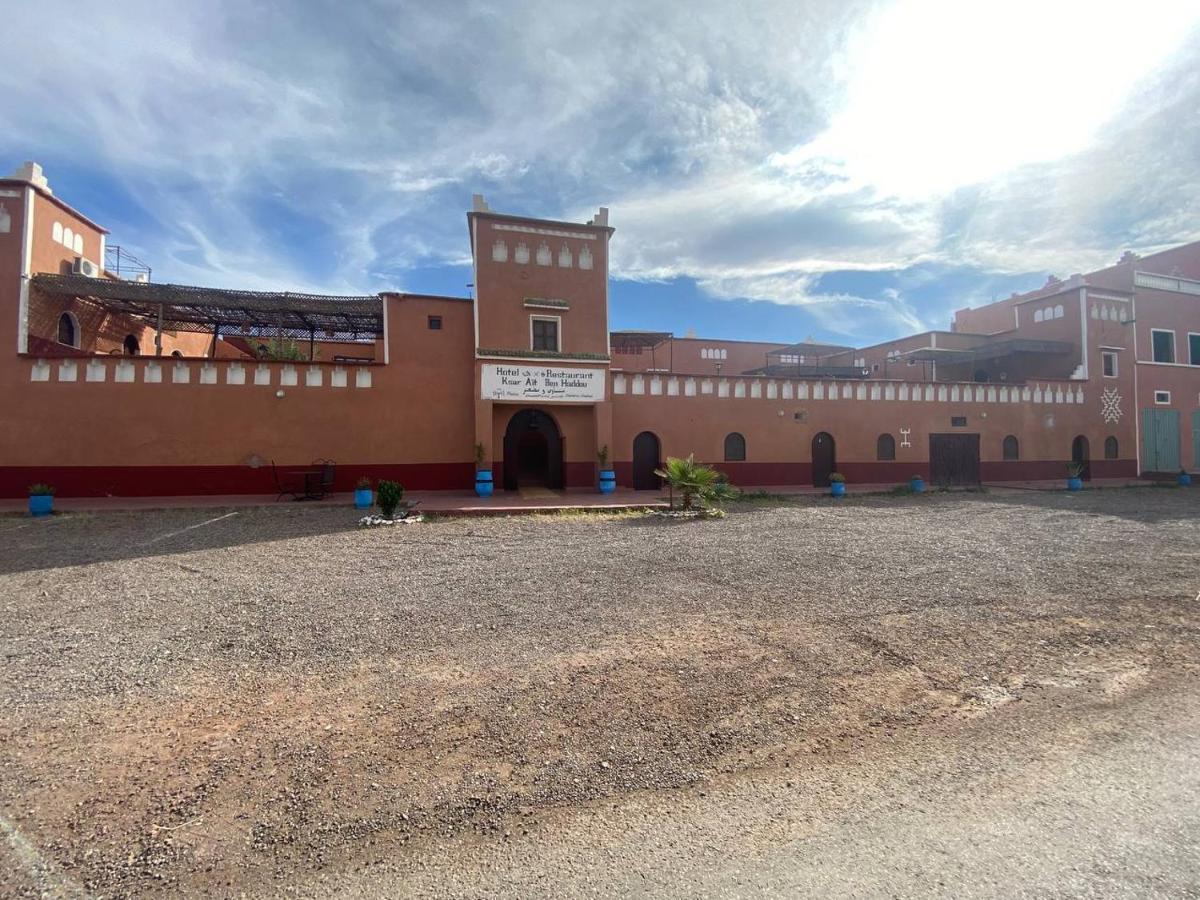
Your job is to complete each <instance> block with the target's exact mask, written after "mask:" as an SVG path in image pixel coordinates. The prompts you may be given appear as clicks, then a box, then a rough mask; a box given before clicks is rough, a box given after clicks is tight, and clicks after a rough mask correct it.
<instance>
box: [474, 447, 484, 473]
mask: <svg viewBox="0 0 1200 900" xmlns="http://www.w3.org/2000/svg"><path fill="white" fill-rule="evenodd" d="M484 453H485V450H484V447H483V444H476V445H475V471H476V472H478V471H480V470H482V469H483V458H484Z"/></svg>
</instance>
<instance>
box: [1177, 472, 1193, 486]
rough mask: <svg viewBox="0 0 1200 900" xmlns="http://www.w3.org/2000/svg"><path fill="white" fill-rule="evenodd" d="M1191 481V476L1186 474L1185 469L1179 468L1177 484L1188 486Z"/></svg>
mask: <svg viewBox="0 0 1200 900" xmlns="http://www.w3.org/2000/svg"><path fill="white" fill-rule="evenodd" d="M1191 483H1192V476H1191V475H1189V474H1188V471H1187V469H1180V470H1179V486H1180V487H1189V486H1190V485H1191Z"/></svg>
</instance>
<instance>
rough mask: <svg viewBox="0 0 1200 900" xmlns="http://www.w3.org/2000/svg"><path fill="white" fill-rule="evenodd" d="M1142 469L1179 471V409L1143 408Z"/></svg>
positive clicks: (1146, 470)
mask: <svg viewBox="0 0 1200 900" xmlns="http://www.w3.org/2000/svg"><path fill="white" fill-rule="evenodd" d="M1142 471H1143V472H1178V471H1179V410H1177V409H1143V410H1142Z"/></svg>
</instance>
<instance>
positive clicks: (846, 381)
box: [0, 163, 1200, 496]
mask: <svg viewBox="0 0 1200 900" xmlns="http://www.w3.org/2000/svg"><path fill="white" fill-rule="evenodd" d="M467 225H468V231H469V239H470V245H471V251H472V256H473V260H474V270H475V271H474V284H475V297H474V299H470V298H456V297H436V296H425V295H417V294H405V293H384V294H380V295H375V296H365V297H323V296H309V295H299V294H295V293H284V292H280V293H261V292H252V291H240V290H216V289H210V288H200V287H191V286H182V285H171V284H160V283H157V282H155V281H153V280H152V278H151V274H152V273H151V272H150V270H149V268H148V267H147V266H144V265H143V264H141V263H140V261H138V260H136V259H134V258H132V257H130V256H129V254H127V253H125V252H124V251H122V250H120V249H119V248H117V247H114V246H110V245H107V238H108V234H107V232H106V231H105V229H103V228H102V227H101V226H99V225H98V224H96V223H95V222H93V221H91V220H90V219H88V218H87V217H86V216H84V215H82V214H81V213H79V212H78V211H76V210H75V209H73V208H72V207H71V206H69V205H67V204H66V203H64V202H63V201H62V200H61V199H59V198H57V197H56V196H54V195H53V193H52V192H51V190H50V187H49V185H48V183H47V181H46V179H45V177H44V176H43V175H42V173H41V169H40V168H39V167H38V166H36V165H34V164H32V163H29V164H26V165H25V166H23V167H22V168H21V169H20V170H18V172H17V173H16V174H15V175H14V176H12V177H10V178H6V179H0V347H7V348H8V349H7V351H5V352H3V353H0V379H2V380H3V390H2V391H0V417H2V420H3V422H4V423H5V427H4V429H3V430H2V432H0V493H2V494H3V495H5V496H16V495H19V494H22V493H23V492H24V491H25V489H26V486H27V485H28V484H30V483H32V482H35V481H44V482H48V483H50V484H53V485H54V486H55V487H56V488H57V489H58V492H59V493H60V495H64V496H72V495H88V496H97V495H108V494H112V495H126V496H128V495H155V494H157V495H169V494H191V493H268V492H271V491H273V490H274V484H273V476H272V471H271V463H272V462H275V463H276V464H277V467H279V466H283V467H290V468H295V467H297V466H300V465H306V464H308V463H309V462H310V461H312V460H314V459H317V458H320V459H329V460H334V461H336V462H337V463H338V469H337V472H338V474H337V479H338V482H337V485H336V487H337V488H338V489H349V488H350V487H351V486H352V485H353V483H354V481H356V480H357V479H358V478H359V477H360V476H368V477H372V478H376V477H392V478H396V479H398V480H400V481H402V482H403V483H404V484H405V485H406V486H407V487H409V488H411V489H422V488H424V489H467V488H469V487H470V486H471V484H472V481H473V470H474V462H473V460H474V456H475V446H476V445H477V444H480V445H482V447H483V455H484V457H485V459H486V461H487V462H488V463H490V465H491V466H492V468H493V470H494V473H495V478H496V481H497V484H498V485H499V486H501V487H502V488H504V489H510V490H511V489H514V488H517V487H518V486H521V485H523V484H534V483H536V484H543V485H546V486H548V487H552V488H558V487H568V488H587V487H590V486H592V485H594V484H595V481H596V476H597V452H598V451H599V450H600V448H602V447H607V448H608V449H609V454H610V459H611V460H612V462H613V465H614V468H615V469H616V471H617V476H618V481H619V483H621V484H623V485H626V486H630V487H636V488H655V487H657V479H656V477H655V476H654V474H653V473H654V469H655V468H657V467H658V465H659V464H660V461H661V460H662V459H664V458H665V457H666V456H667V455H673V456H674V455H687V454H689V453H694V454H695V455H696V457H697V459H699V460H702V461H704V462H707V463H711V464H713V465H715V466H717V467H719V468H721V469H722V470H724V471H725V472H727V473H728V475H729V477H730V480H731V481H732V482H733V483H734V484H737V485H742V486H754V485H787V484H824V483H827V481H828V478H829V475H830V474H831V473H832V472H834V471H839V472H841V473H843V474H844V475H845V477H846V478H847V480H849V481H851V482H858V483H866V482H872V483H892V482H902V481H907V480H908V478H909V476H910V475H913V474H922V475H924V476H925V477H927V478H930V479H932V481H934V482H947V483H974V482H979V481H984V482H989V481H1007V480H1030V479H1061V478H1062V477H1063V476H1064V474H1065V464H1066V463H1067V462H1068V461H1069V460H1072V459H1074V460H1077V461H1079V462H1082V463H1084V464H1085V465H1086V467H1087V474H1088V475H1089V476H1090V477H1128V476H1133V475H1136V474H1138V473H1139V472H1146V473H1159V472H1161V473H1173V472H1177V471H1178V470H1179V469H1180V468H1187V469H1193V470H1195V469H1200V243H1196V244H1188V245H1185V246H1182V247H1177V248H1175V249H1173V250H1168V251H1165V252H1162V253H1157V254H1153V255H1150V256H1146V257H1141V258H1138V257H1136V256H1134V255H1132V254H1126V256H1124V257H1122V259H1121V262H1119V263H1118V264H1117V265H1115V266H1112V267H1111V268H1108V269H1102V270H1100V271H1097V272H1092V273H1089V274H1087V275H1073V276H1071V277H1070V278H1067V279H1063V280H1059V279H1051V280H1050V281H1049V282H1048V283H1047V284H1046V285H1045V286H1044V287H1043V288H1041V289H1039V290H1037V291H1033V292H1030V293H1027V294H1022V295H1019V296H1013V297H1010V298H1009V299H1007V300H1002V301H1000V302H997V303H992V304H989V305H987V306H984V307H980V308H977V309H962V310H959V311H958V312H957V313H956V314H955V318H954V323H953V327H952V330H950V331H933V332H927V333H924V334H917V335H912V336H909V337H905V338H900V339H897V340H894V341H888V342H885V343H882V344H876V345H873V346H869V347H864V348H854V347H847V346H833V345H826V344H820V343H814V342H812V341H806V342H800V343H796V342H794V341H791V340H781V341H779V342H777V343H771V342H746V341H731V340H723V339H720V338H712V339H706V338H698V337H694V336H688V337H684V338H676V337H674V336H672V335H671V334H668V333H665V332H651V331H616V332H614V331H610V329H609V322H608V265H609V262H608V261H609V243H610V241H611V240H612V238H613V229H612V228H611V227H610V226H609V225H608V211H607V210H605V209H601V210H600V211H599V213H598V214H597V215H596V216H594V217H593V218H592V219H591V220H590V221H588V222H584V223H574V222H557V221H547V220H542V219H531V218H527V217H524V216H512V215H504V214H500V213H497V212H493V211H492V210H490V209H489V208H488V206H487V204H486V203H485V202H484V200H483V198H482V197H478V196H477V197H476V198H475V200H474V206H473V209H472V210H471V211H470V212H469V213H468V214H467Z"/></svg>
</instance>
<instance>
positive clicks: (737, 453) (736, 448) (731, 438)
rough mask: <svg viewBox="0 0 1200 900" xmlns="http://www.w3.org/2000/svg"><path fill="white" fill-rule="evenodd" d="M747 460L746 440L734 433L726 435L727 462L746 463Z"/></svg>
mask: <svg viewBox="0 0 1200 900" xmlns="http://www.w3.org/2000/svg"><path fill="white" fill-rule="evenodd" d="M745 459H746V439H745V438H744V437H742V436H741V435H740V434H738V433H737V432H736V431H732V432H730V433H729V434H727V435H725V462H744V461H745Z"/></svg>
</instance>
